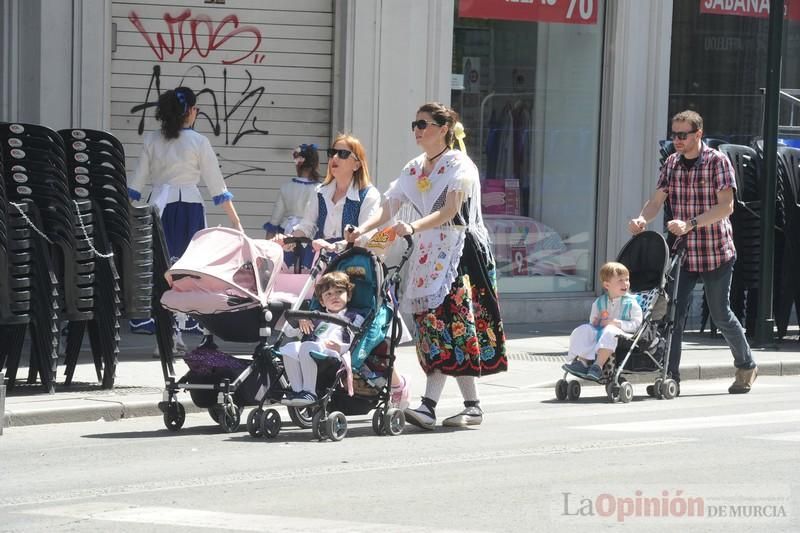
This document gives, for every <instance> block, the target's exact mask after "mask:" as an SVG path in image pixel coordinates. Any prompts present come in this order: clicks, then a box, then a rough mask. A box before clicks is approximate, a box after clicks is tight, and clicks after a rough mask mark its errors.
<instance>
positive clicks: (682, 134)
mask: <svg viewBox="0 0 800 533" xmlns="http://www.w3.org/2000/svg"><path fill="white" fill-rule="evenodd" d="M698 131H699V130H692V131H673V132H670V134H669V136H670V137H672V138H673V139H678V140H679V141H685V140H686V138H687V137H688V136H689V135H692V134H693V133H697V132H698Z"/></svg>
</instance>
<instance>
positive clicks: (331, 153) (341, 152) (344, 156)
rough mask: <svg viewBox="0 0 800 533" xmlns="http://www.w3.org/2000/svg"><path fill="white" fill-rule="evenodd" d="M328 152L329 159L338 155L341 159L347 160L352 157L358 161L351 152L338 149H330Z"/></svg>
mask: <svg viewBox="0 0 800 533" xmlns="http://www.w3.org/2000/svg"><path fill="white" fill-rule="evenodd" d="M327 152H328V158H331V157H333V156H335V155H338V156H339V159H347V158H348V157H350V156H351V155H352V156H353V159H355V160H356V161H358V158H357V157H356V155H355V154H354V153H353V152H352V151H351V150H337V149H336V148H328V150H327Z"/></svg>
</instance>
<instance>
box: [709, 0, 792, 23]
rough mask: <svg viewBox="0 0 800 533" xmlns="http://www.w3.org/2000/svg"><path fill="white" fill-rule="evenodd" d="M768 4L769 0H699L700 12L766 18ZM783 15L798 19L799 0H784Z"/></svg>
mask: <svg viewBox="0 0 800 533" xmlns="http://www.w3.org/2000/svg"><path fill="white" fill-rule="evenodd" d="M769 4H770V1H769V0H700V13H709V14H712V15H736V16H739V17H754V18H767V17H769ZM784 17H785V18H787V19H788V20H795V21H800V0H785V4H784Z"/></svg>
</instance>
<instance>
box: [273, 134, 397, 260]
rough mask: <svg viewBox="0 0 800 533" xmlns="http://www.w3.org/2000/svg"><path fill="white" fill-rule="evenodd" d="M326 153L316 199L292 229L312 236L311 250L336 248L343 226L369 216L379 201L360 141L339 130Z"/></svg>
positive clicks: (295, 235)
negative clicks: (325, 168)
mask: <svg viewBox="0 0 800 533" xmlns="http://www.w3.org/2000/svg"><path fill="white" fill-rule="evenodd" d="M327 154H328V172H327V174H326V175H325V180H324V181H323V182H322V183H321V184H320V185H318V186H317V190H316V199H312V200H311V201H310V202H309V203H308V205H307V206H306V212H305V215H304V216H303V220H301V221H300V223H299V224H297V226H295V228H294V231H292V236H294V237H308V238H312V239H314V241H313V247H314V250H319V249H321V248H322V249H326V250H333V249H335V248H336V246H335V245H334V243H337V242H342V241H343V239H344V233H345V231H344V230H345V228H346V227H347V226H348V225H352V226H358V225H359V224H361V223H363V222H364V221H366V220H367V219H369V218H370V217H371V216H372V215H373V214H374V213H375V211H376V210H377V209H378V207H379V205H380V203H381V194H380V193H379V192H378V189H376V188H375V187H373V186H372V181H371V180H370V176H369V168H368V167H367V154H366V151H365V150H364V146H363V145H362V144H361V141H359V140H358V139H357V138H355V137H353V136H352V135H347V134H343V133H340V134H339V135H337V136H336V139H334V142H333V147H332V148H329V149H328V151H327ZM283 237H284V235H282V234H280V235H276V236H275V240H276V241H278V242H282V241H283ZM364 242H366V236H365V238H364ZM359 244H363V243H359Z"/></svg>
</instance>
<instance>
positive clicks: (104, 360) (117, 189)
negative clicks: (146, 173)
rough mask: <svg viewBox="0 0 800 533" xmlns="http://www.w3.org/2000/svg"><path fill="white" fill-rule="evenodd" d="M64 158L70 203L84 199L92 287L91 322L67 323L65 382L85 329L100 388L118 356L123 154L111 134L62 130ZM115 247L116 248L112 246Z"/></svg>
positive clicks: (125, 236) (124, 223) (124, 224)
mask: <svg viewBox="0 0 800 533" xmlns="http://www.w3.org/2000/svg"><path fill="white" fill-rule="evenodd" d="M59 134H60V135H61V137H62V138H63V139H64V144H65V147H66V153H67V161H68V168H69V170H68V181H69V187H70V194H71V197H72V201H73V203H75V204H78V203H80V201H85V202H89V204H90V206H91V213H90V214H91V217H81V218H79V220H78V226H79V229H80V231H81V232H83V230H84V229H85V227H86V221H87V220H91V221H93V222H94V224H93V225H94V236H93V237H94V238H92V239H90V238H89V237H88V236H86V239H85V240H86V242H87V244H88V243H91V244H92V250H91V251H92V253H93V255H94V256H95V263H96V266H95V275H96V286H97V287H98V288H100V290H98V292H97V295H96V296H95V302H94V316H93V317H92V318H91V320H88V321H85V320H74V321H72V320H71V321H70V325H69V328H68V335H67V348H66V379H65V384H67V385H69V384H71V383H72V378H73V375H74V372H75V367H76V365H77V363H78V356H79V355H80V348H81V345H82V343H83V337H84V333H85V332H86V331H87V330H88V333H89V341H90V344H91V350H92V356H93V359H94V366H95V371H96V374H97V379H98V381H100V382H101V383H102V386H103V388H112V387H113V386H114V379H115V377H116V368H117V361H118V355H119V319H120V316H121V308H122V301H121V297H120V285H119V280H120V276H119V273H118V268H117V265H116V262H115V259H116V257H117V254H118V253H119V249H120V248H121V247H126V246H128V245H129V241H130V227H129V223H128V200H127V186H126V184H125V154H124V152H123V150H122V145H121V144H119V141H117V140H116V139H115V138H114V137H113V136H111V135H110V134H107V133H105V132H97V131H93V130H62V131H60V132H59ZM115 245H116V246H115Z"/></svg>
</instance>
